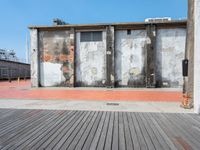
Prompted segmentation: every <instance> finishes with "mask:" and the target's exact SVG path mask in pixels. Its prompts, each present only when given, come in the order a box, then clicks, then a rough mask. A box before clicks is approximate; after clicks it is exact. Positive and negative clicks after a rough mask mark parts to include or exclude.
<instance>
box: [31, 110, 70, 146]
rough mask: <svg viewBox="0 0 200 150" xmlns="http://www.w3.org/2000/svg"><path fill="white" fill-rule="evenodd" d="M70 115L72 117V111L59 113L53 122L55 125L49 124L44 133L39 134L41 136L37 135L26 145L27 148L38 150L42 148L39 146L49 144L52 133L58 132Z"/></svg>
mask: <svg viewBox="0 0 200 150" xmlns="http://www.w3.org/2000/svg"><path fill="white" fill-rule="evenodd" d="M71 115H73V112H72V111H67V112H66V111H65V112H63V113H61V114H60V115H59V117H57V118H56V119H55V120H54V122H55V123H54V122H51V124H52V125H51V126H50V127H49V128H47V127H45V128H46V130H45V131H44V132H41V134H40V135H38V137H37V138H36V139H34V140H31V143H29V144H28V145H29V148H31V149H39V148H40V147H42V146H41V145H42V144H44V143H45V142H47V141H48V143H50V142H49V141H51V139H52V135H53V133H55V132H56V131H58V130H59V129H60V128H61V127H62V125H63V124H64V123H65V121H66V120H67V119H68V118H69V117H70V116H71ZM66 118H67V119H66ZM40 131H41V130H40ZM57 135H58V134H57Z"/></svg>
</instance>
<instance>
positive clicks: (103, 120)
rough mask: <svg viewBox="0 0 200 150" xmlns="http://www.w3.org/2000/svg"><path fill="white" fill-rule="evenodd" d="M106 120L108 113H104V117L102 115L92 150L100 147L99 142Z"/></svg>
mask: <svg viewBox="0 0 200 150" xmlns="http://www.w3.org/2000/svg"><path fill="white" fill-rule="evenodd" d="M105 118H106V112H103V115H102V118H101V121H100V123H99V126H98V129H97V132H96V134H95V136H94V138H93V141H92V143H91V146H90V150H94V149H96V147H97V145H98V141H99V139H100V135H101V132H102V130H103V125H104V122H105Z"/></svg>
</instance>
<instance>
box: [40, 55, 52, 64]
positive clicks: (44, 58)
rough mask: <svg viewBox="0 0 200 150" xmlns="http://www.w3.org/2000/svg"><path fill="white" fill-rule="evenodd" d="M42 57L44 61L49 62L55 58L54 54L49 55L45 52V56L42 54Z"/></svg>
mask: <svg viewBox="0 0 200 150" xmlns="http://www.w3.org/2000/svg"><path fill="white" fill-rule="evenodd" d="M41 57H42V58H41V59H42V60H43V61H44V62H48V61H51V60H53V56H52V55H49V54H44V55H43V56H41Z"/></svg>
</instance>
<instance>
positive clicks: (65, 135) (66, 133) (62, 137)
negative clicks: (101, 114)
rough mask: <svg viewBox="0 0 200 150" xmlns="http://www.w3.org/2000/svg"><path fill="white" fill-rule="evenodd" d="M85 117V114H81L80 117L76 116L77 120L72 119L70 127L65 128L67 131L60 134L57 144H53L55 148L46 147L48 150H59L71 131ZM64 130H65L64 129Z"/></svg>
mask: <svg viewBox="0 0 200 150" xmlns="http://www.w3.org/2000/svg"><path fill="white" fill-rule="evenodd" d="M85 115H87V113H86V112H82V114H80V116H78V117H77V118H74V119H73V121H71V122H73V123H72V124H71V125H70V124H69V125H68V126H67V127H66V128H67V130H66V131H65V132H62V133H61V134H60V137H61V138H60V140H59V142H57V143H56V144H55V146H53V147H49V146H48V149H60V148H61V146H62V145H63V144H64V143H65V141H66V140H67V139H68V138H69V137H70V135H71V134H72V133H73V131H75V130H76V128H77V127H78V125H79V124H80V122H81V121H82V120H83V119H84V116H85ZM66 128H65V129H66Z"/></svg>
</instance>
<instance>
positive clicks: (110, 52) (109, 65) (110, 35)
mask: <svg viewBox="0 0 200 150" xmlns="http://www.w3.org/2000/svg"><path fill="white" fill-rule="evenodd" d="M114 31H115V30H114V27H113V26H108V27H107V31H106V37H107V38H106V72H107V87H114V83H115V79H114V77H115V75H114V74H115V72H114Z"/></svg>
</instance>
